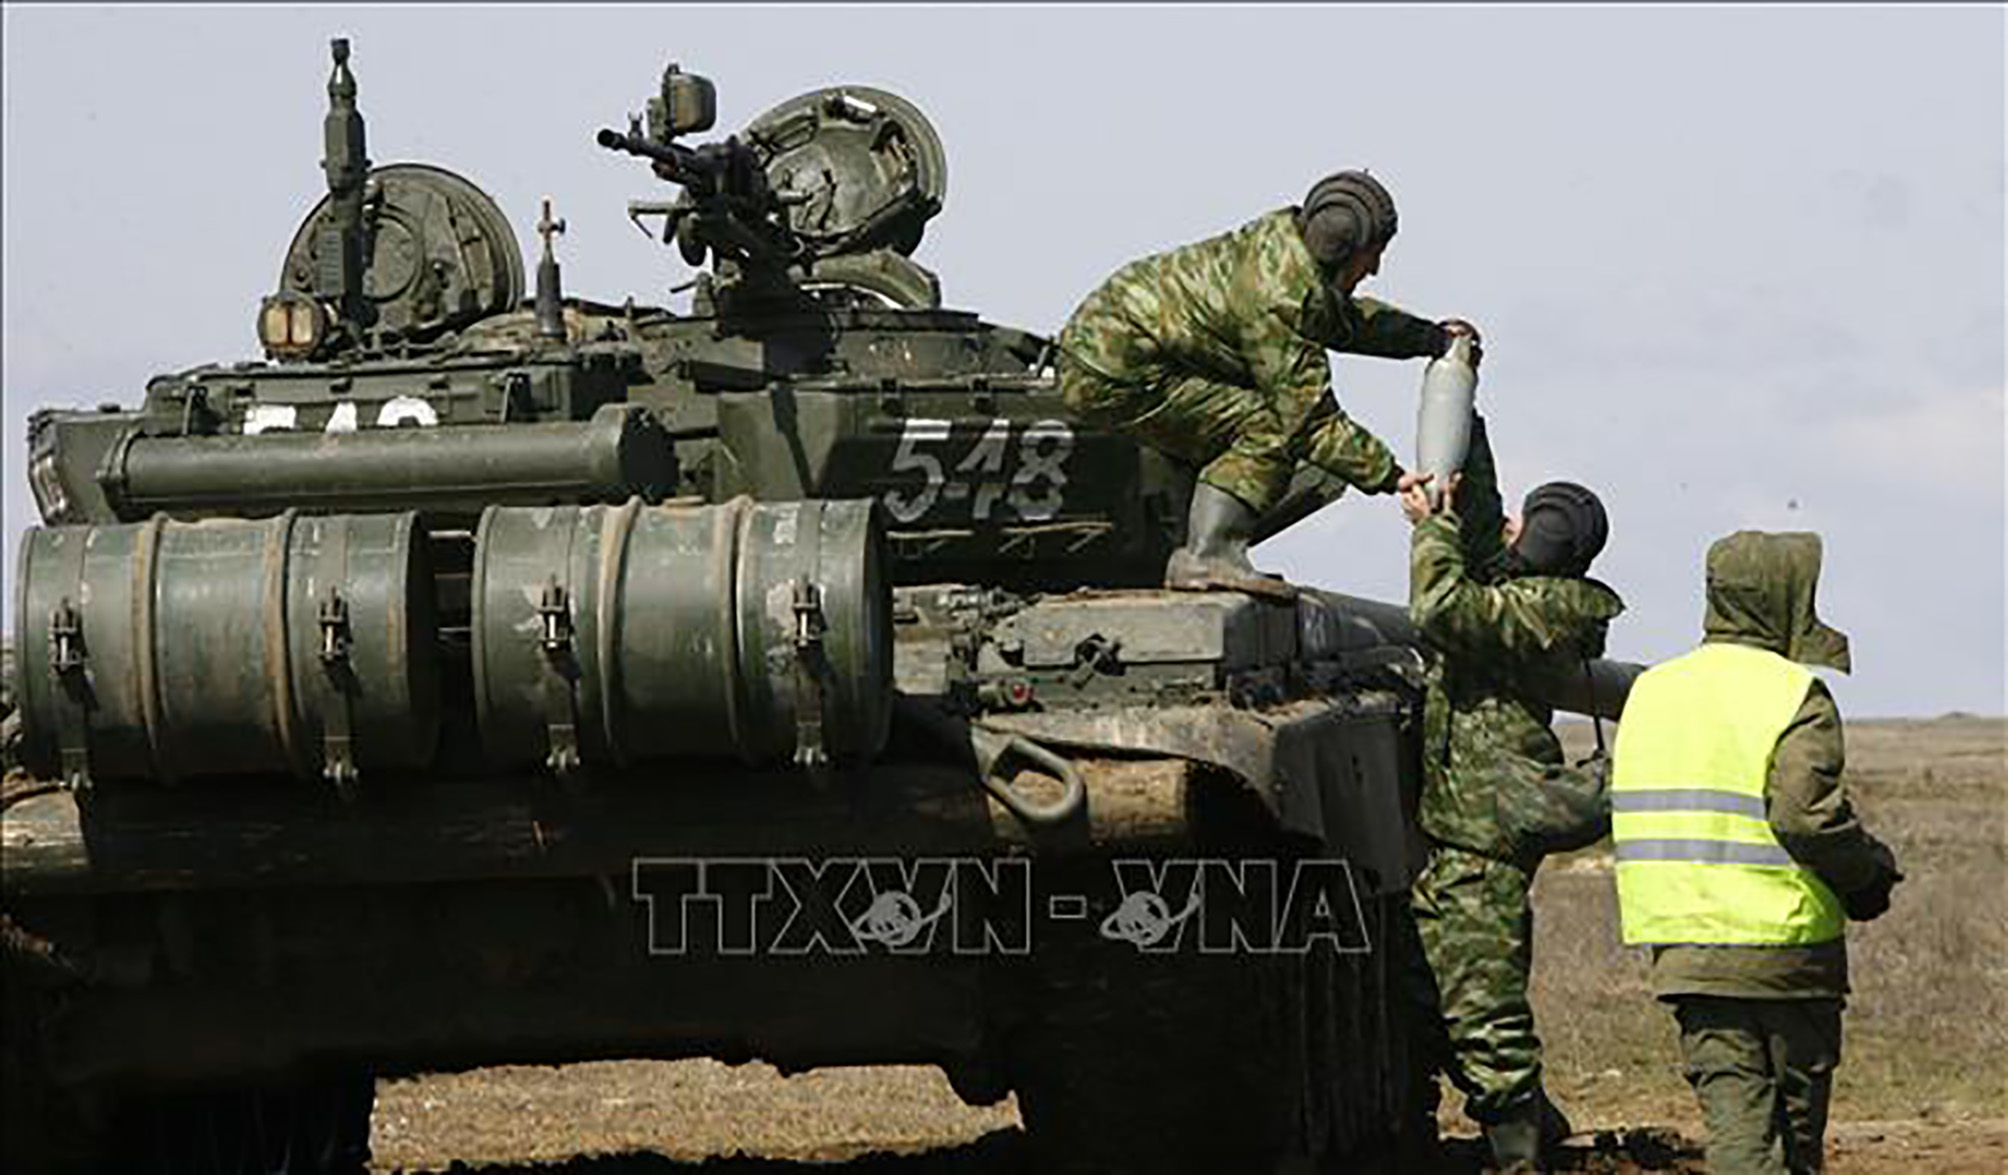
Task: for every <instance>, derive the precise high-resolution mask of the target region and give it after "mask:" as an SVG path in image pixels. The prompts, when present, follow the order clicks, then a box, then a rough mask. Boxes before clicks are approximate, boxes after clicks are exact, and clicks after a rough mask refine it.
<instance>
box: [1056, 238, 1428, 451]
mask: <svg viewBox="0 0 2008 1175" xmlns="http://www.w3.org/2000/svg"><path fill="white" fill-rule="evenodd" d="M1443 343H1444V333H1443V328H1442V327H1440V326H1438V325H1437V324H1435V323H1433V322H1431V321H1429V320H1428V319H1424V318H1418V317H1416V316H1415V315H1412V314H1408V313H1405V312H1403V311H1401V310H1398V309H1396V308H1394V307H1392V306H1389V305H1387V304H1385V303H1382V302H1376V301H1374V300H1373V299H1371V298H1359V297H1355V298H1351V299H1340V298H1339V297H1337V296H1336V295H1335V294H1334V293H1333V291H1332V289H1331V287H1330V286H1329V285H1328V284H1326V282H1325V281H1324V279H1323V277H1322V276H1321V275H1320V274H1319V272H1318V266H1317V263H1316V262H1315V261H1314V260H1313V259H1312V257H1311V252H1310V249H1309V248H1307V247H1306V246H1305V244H1304V238H1303V234H1302V233H1300V232H1299V231H1298V228H1297V210H1296V209H1295V208H1283V209H1278V210H1277V211H1275V212H1270V213H1267V214H1265V215H1263V216H1260V217H1257V218H1256V219H1255V220H1252V221H1250V222H1249V223H1247V224H1245V225H1243V226H1241V227H1240V228H1238V229H1235V230H1233V231H1232V232H1228V233H1223V234H1221V235H1220V236H1217V237H1211V238H1209V239H1207V240H1204V241H1199V242H1197V243H1195V244H1191V245H1186V246H1184V247H1183V248H1178V249H1173V250H1171V251H1170V252H1166V253H1159V254H1157V255H1155V256H1151V257H1146V258H1144V259H1142V260H1140V261H1135V262H1132V263H1130V264H1129V265H1126V266H1124V267H1123V268H1122V269H1119V270H1117V271H1116V272H1115V274H1114V275H1113V276H1111V277H1110V278H1109V279H1108V280H1107V281H1106V282H1104V283H1103V284H1102V285H1101V287H1100V288H1099V289H1097V290H1096V291H1095V292H1094V293H1092V294H1090V295H1088V297H1087V299H1086V300H1085V301H1084V302H1082V303H1081V305H1080V307H1079V308H1078V309H1076V310H1075V311H1074V314H1073V317H1072V318H1071V319H1069V320H1068V322H1067V325H1066V328H1065V329H1064V330H1062V331H1061V332H1060V349H1061V350H1062V351H1063V352H1064V353H1065V355H1066V356H1067V358H1068V359H1070V360H1071V361H1073V362H1075V363H1079V364H1082V365H1083V366H1086V367H1088V368H1090V369H1092V370H1094V371H1095V372H1098V373H1099V374H1101V375H1102V376H1104V377H1106V378H1108V379H1109V380H1111V381H1114V382H1117V383H1127V384H1135V385H1140V386H1146V387H1148V386H1152V385H1157V384H1161V383H1163V382H1165V381H1167V380H1168V379H1181V378H1186V377H1190V376H1193V375H1198V376H1202V377H1206V378H1209V379H1213V380H1217V381H1219V382H1221V383H1225V384H1232V385H1235V386H1238V387H1248V388H1254V389H1256V390H1257V391H1259V392H1262V393H1265V394H1266V395H1267V396H1268V397H1269V399H1270V403H1271V404H1273V406H1274V417H1273V420H1274V424H1273V427H1272V429H1271V431H1269V432H1268V433H1267V435H1264V436H1261V437H1259V438H1257V439H1258V441H1259V442H1260V444H1259V446H1258V447H1259V449H1261V450H1263V451H1266V452H1267V453H1271V454H1273V455H1274V463H1275V469H1276V470H1280V474H1279V475H1278V477H1279V479H1280V480H1285V481H1287V480H1288V478H1289V475H1290V469H1291V468H1293V467H1294V465H1295V463H1296V461H1297V460H1298V459H1299V458H1301V459H1304V460H1308V461H1310V462H1312V463H1313V464H1316V465H1318V466H1320V467H1322V468H1324V469H1326V470H1327V471H1329V472H1330V473H1332V474H1333V475H1335V476H1337V477H1339V478H1340V479H1342V480H1344V481H1346V482H1348V483H1350V484H1352V485H1355V486H1359V487H1360V488H1362V489H1370V490H1382V491H1384V490H1388V489H1392V488H1393V482H1394V478H1395V476H1396V475H1397V472H1398V463H1397V462H1396V460H1395V457H1394V454H1393V453H1392V452H1390V451H1389V450H1388V447H1387V446H1386V445H1385V444H1383V443H1382V442H1381V440H1380V438H1378V437H1376V436H1374V435H1373V434H1372V433H1370V432H1368V431H1367V430H1365V429H1363V428H1361V427H1360V426H1359V425H1357V424H1355V423H1354V422H1353V421H1352V420H1351V419H1350V418H1349V417H1347V416H1346V415H1345V413H1344V412H1342V411H1340V410H1339V407H1338V402H1337V401H1336V400H1335V399H1334V398H1333V396H1332V386H1331V365H1330V363H1329V361H1328V360H1327V359H1326V356H1325V352H1326V350H1328V349H1329V350H1336V351H1347V352H1352V353H1354V354H1361V355H1378V356H1382V357H1385V358H1391V359H1411V358H1417V357H1420V356H1425V355H1435V354H1438V353H1439V352H1441V350H1442V349H1443ZM1241 447H1242V448H1243V449H1246V448H1247V447H1248V446H1247V445H1246V444H1245V442H1244V444H1243V445H1242V446H1241Z"/></svg>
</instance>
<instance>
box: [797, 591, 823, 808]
mask: <svg viewBox="0 0 2008 1175" xmlns="http://www.w3.org/2000/svg"><path fill="white" fill-rule="evenodd" d="M793 603H794V616H795V765H796V766H797V767H801V768H803V769H804V770H806V771H808V772H809V773H810V774H811V775H817V774H820V773H821V772H822V771H823V770H824V769H825V768H827V767H828V766H829V765H830V753H829V750H828V748H827V747H826V746H825V744H824V742H823V706H824V702H825V696H826V694H827V691H826V690H825V689H824V688H823V678H824V676H825V674H826V673H827V672H828V669H829V658H828V657H827V656H826V655H825V650H824V648H823V633H824V632H825V631H826V630H827V629H828V628H829V619H828V618H827V617H826V616H824V615H823V593H822V589H820V588H818V587H817V586H816V583H815V581H814V580H812V579H810V578H809V577H808V576H807V575H806V574H804V575H799V576H797V577H795V584H794V589H793Z"/></svg>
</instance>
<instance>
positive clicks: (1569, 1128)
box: [1540, 1089, 1576, 1166]
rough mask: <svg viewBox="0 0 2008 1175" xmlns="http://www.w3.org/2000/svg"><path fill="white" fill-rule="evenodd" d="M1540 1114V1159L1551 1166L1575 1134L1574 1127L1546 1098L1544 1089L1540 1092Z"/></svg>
mask: <svg viewBox="0 0 2008 1175" xmlns="http://www.w3.org/2000/svg"><path fill="white" fill-rule="evenodd" d="M1540 1113H1541V1158H1542V1160H1543V1161H1545V1162H1547V1163H1548V1164H1549V1165H1551V1166H1552V1165H1554V1164H1555V1162H1556V1160H1558V1159H1559V1158H1560V1157H1561V1154H1562V1144H1563V1143H1564V1142H1566V1141H1568V1139H1569V1136H1570V1135H1572V1134H1574V1133H1575V1132H1576V1127H1575V1124H1574V1123H1572V1122H1570V1121H1569V1116H1568V1115H1567V1114H1564V1113H1563V1112H1562V1107H1560V1106H1558V1105H1556V1104H1555V1103H1554V1101H1553V1100H1552V1099H1550V1098H1549V1097H1548V1091H1547V1090H1545V1089H1544V1090H1542V1091H1541V1108H1540Z"/></svg>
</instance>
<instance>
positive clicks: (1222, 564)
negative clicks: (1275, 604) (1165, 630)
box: [1164, 481, 1297, 600]
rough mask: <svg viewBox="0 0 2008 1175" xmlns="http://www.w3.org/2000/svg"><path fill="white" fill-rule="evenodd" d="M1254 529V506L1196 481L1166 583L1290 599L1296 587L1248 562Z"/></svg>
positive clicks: (1166, 565) (1293, 595)
mask: <svg viewBox="0 0 2008 1175" xmlns="http://www.w3.org/2000/svg"><path fill="white" fill-rule="evenodd" d="M1254 533H1255V511H1253V510H1252V509H1250V508H1249V507H1248V504H1247V503H1246V502H1243V501H1242V500H1241V499H1239V498H1237V497H1235V496H1234V495H1233V494H1230V493H1228V492H1227V491H1226V490H1223V489H1219V488H1217V487H1215V486H1211V485H1208V484H1207V483H1205V482H1203V481H1202V482H1200V483H1199V484H1197V485H1196V486H1194V487H1193V490H1192V510H1191V512H1190V513H1189V514H1188V515H1187V516H1186V526H1185V545H1184V546H1182V547H1180V548H1179V549H1178V550H1176V551H1173V552H1172V553H1171V559H1170V561H1169V562H1167V563H1166V564H1165V568H1164V586H1166V587H1168V588H1176V589H1180V590H1184V591H1232V592H1248V593H1250V594H1252V595H1258V596H1266V597H1268V598H1270V599H1276V600H1292V599H1295V598H1296V596H1297V589H1296V588H1294V587H1292V586H1291V585H1290V584H1288V583H1287V582H1285V581H1284V580H1282V579H1279V578H1276V577H1274V576H1268V575H1264V574H1262V573H1261V572H1259V571H1257V570H1255V566H1254V564H1252V563H1250V562H1249V561H1248V542H1249V540H1250V538H1251V537H1252V536H1253V535H1254Z"/></svg>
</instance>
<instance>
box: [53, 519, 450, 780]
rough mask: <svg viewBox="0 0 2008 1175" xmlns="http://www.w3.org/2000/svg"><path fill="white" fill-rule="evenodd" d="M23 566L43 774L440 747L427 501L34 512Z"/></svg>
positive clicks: (389, 758) (346, 771)
mask: <svg viewBox="0 0 2008 1175" xmlns="http://www.w3.org/2000/svg"><path fill="white" fill-rule="evenodd" d="M19 573H20V582H19V588H18V591H19V602H18V605H17V607H16V610H15V623H16V625H17V631H18V633H19V639H20V644H21V649H20V656H21V663H20V668H19V672H18V677H19V685H20V687H21V712H22V736H23V756H24V759H25V760H26V762H27V763H28V765H29V766H30V767H31V768H32V769H33V770H34V771H35V772H36V773H37V774H38V775H47V776H56V775H61V776H64V777H72V778H75V777H85V778H103V779H133V778H157V779H176V778H182V777H187V776H198V775H234V774H247V773H261V772H291V773H294V774H297V775H301V776H327V777H329V778H331V779H333V780H334V781H335V782H337V783H340V784H344V785H345V784H346V783H347V782H348V781H349V780H350V779H352V778H353V777H354V776H355V774H356V773H357V772H358V770H360V771H363V772H367V771H370V770H375V769H390V768H402V767H415V766H421V765H423V764H424V763H426V762H428V761H429V760H430V759H431V757H432V754H433V750H434V746H435V744H436V741H437V730H438V696H437V695H438V688H437V681H438V673H437V665H436V662H435V659H434V658H435V655H436V641H435V624H434V621H433V611H432V577H431V574H430V571H429V568H428V567H427V564H426V560H425V556H424V546H423V544H422V542H420V541H419V539H418V535H417V530H416V516H415V515H412V514H394V515H367V516H360V515H348V516H343V515H337V516H332V517H320V518H309V517H301V516H299V515H296V514H294V513H292V512H290V511H289V512H287V513H285V514H282V515H280V516H279V517H276V518H271V519H265V520H261V521H256V522H252V521H244V520H240V519H218V520H212V521H208V522H200V523H178V522H171V521H168V520H167V519H166V518H164V517H155V518H154V519H153V520H152V521H149V522H144V523H137V524H131V525H123V526H95V527H81V526H79V527H38V528H34V529H31V530H30V531H29V532H28V533H27V535H26V536H24V537H23V539H22V544H21V561H20V566H19Z"/></svg>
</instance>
